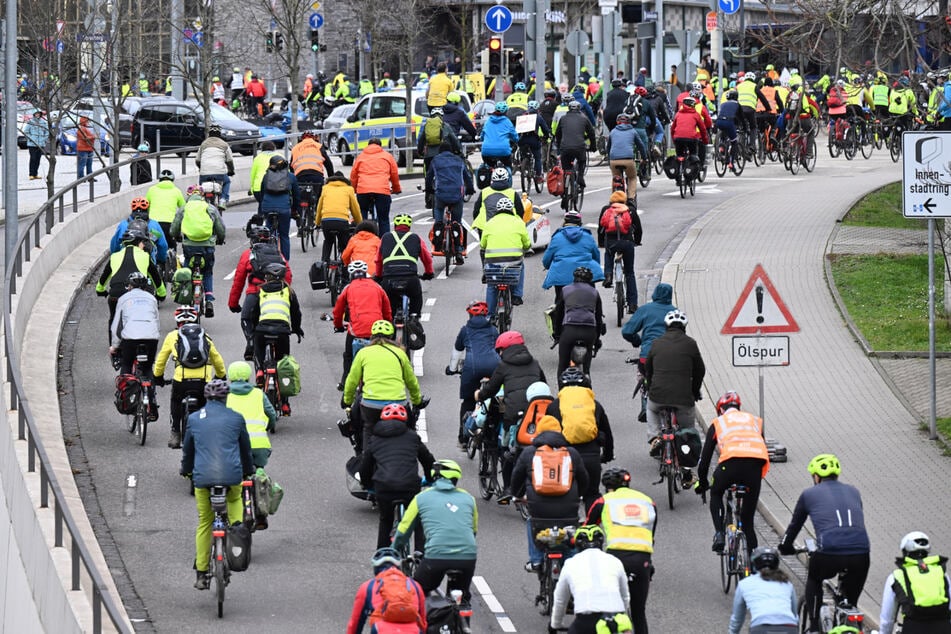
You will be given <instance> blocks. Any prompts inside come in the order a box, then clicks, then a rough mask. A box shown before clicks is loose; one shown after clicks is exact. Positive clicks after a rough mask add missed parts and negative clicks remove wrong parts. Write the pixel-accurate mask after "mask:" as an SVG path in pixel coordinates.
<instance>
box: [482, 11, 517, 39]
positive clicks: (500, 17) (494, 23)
mask: <svg viewBox="0 0 951 634" xmlns="http://www.w3.org/2000/svg"><path fill="white" fill-rule="evenodd" d="M485 25H486V26H487V27H489V30H490V31H493V32H495V33H505V32H506V31H508V30H509V27H510V26H512V12H511V11H509V10H508V9H507V8H506V7H503V6H502V5H501V4H497V5H495V6H494V7H492V8H491V9H489V10H488V11H486V12H485Z"/></svg>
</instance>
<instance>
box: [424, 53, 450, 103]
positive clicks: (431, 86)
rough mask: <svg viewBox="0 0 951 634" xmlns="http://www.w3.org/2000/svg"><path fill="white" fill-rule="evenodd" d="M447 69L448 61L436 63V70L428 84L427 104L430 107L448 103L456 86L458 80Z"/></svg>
mask: <svg viewBox="0 0 951 634" xmlns="http://www.w3.org/2000/svg"><path fill="white" fill-rule="evenodd" d="M446 69H447V66H446V62H439V63H438V64H436V72H435V73H433V76H432V77H430V78H429V82H428V83H427V84H426V105H427V106H429V107H430V108H434V107H437V106H444V105H446V101H447V99H448V97H449V94H450V93H451V92H452V90H453V88H454V87H455V84H456V82H455V80H454V79H453V78H452V77H450V76H449V73H448V72H447V70H446Z"/></svg>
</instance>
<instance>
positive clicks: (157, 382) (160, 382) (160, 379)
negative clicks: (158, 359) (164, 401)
mask: <svg viewBox="0 0 951 634" xmlns="http://www.w3.org/2000/svg"><path fill="white" fill-rule="evenodd" d="M152 385H154V386H156V387H163V386H164V385H165V377H164V376H155V377H152Z"/></svg>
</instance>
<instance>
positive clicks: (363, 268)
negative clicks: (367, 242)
mask: <svg viewBox="0 0 951 634" xmlns="http://www.w3.org/2000/svg"><path fill="white" fill-rule="evenodd" d="M368 270H369V269H368V267H367V263H366V262H364V261H363V260H353V261H351V262H350V264H348V265H347V275H349V276H350V278H351V279H353V278H357V277H366V276H367V271H368Z"/></svg>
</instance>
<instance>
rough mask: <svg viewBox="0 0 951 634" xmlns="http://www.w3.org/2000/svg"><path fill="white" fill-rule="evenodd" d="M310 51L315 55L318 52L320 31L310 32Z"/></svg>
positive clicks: (313, 30)
mask: <svg viewBox="0 0 951 634" xmlns="http://www.w3.org/2000/svg"><path fill="white" fill-rule="evenodd" d="M310 50H312V51H314V52H315V53H316V52H317V51H319V50H320V31H318V30H317V29H311V30H310Z"/></svg>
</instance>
